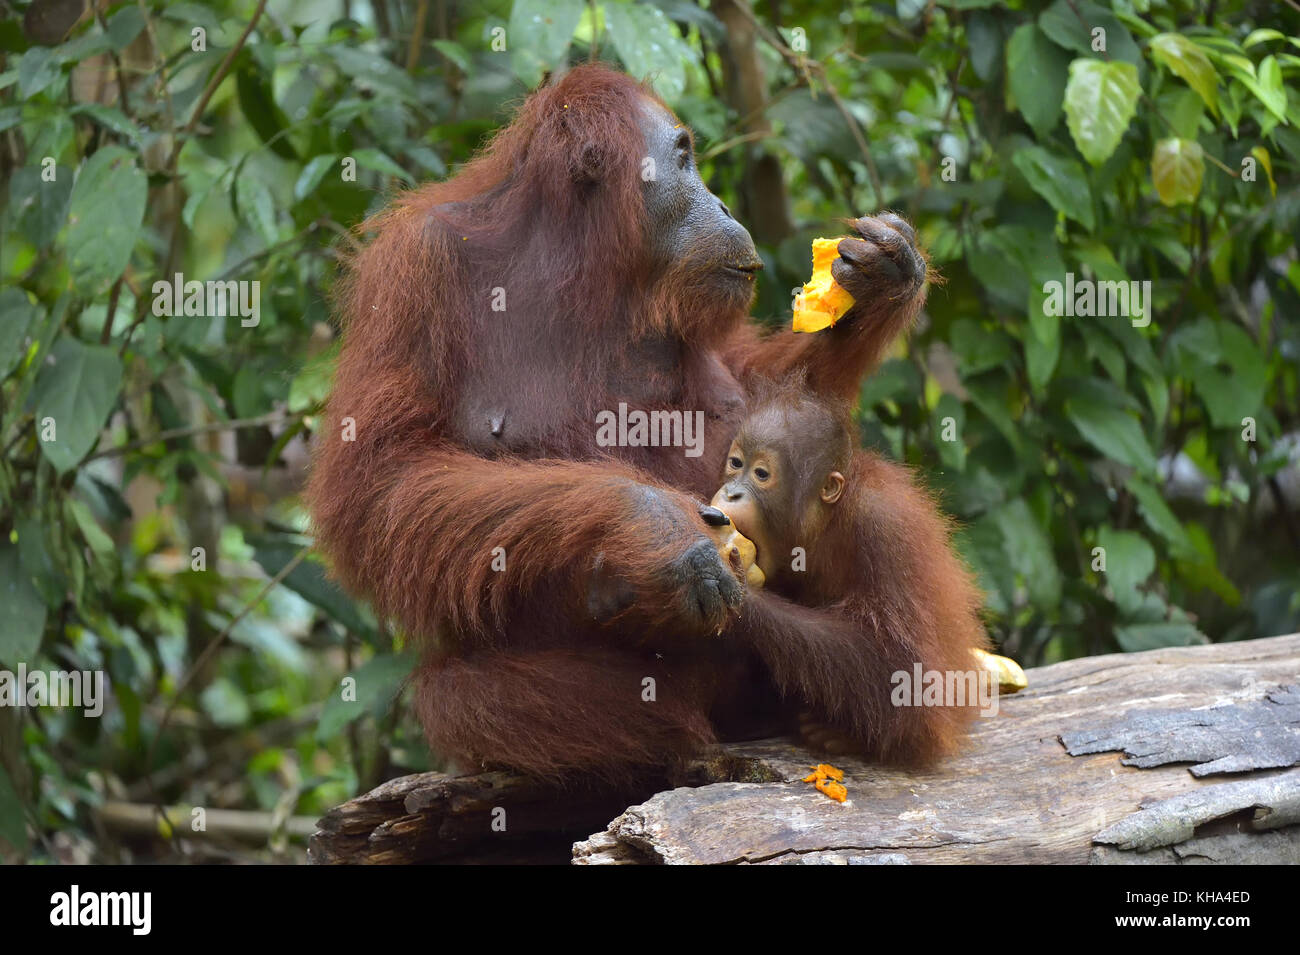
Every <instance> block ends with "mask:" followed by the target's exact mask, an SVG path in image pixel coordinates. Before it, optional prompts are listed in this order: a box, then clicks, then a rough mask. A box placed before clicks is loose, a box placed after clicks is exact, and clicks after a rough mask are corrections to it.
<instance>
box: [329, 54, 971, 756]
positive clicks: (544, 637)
mask: <svg viewBox="0 0 1300 955" xmlns="http://www.w3.org/2000/svg"><path fill="white" fill-rule="evenodd" d="M851 228H852V229H853V231H854V232H855V233H856V234H857V235H858V236H860V238H849V239H845V240H844V241H842V242H841V243H840V245H839V258H838V259H837V260H836V261H835V263H834V266H833V274H834V277H835V279H836V281H837V282H839V283H840V284H841V285H842V286H843V287H844V288H845V289H847V290H848V291H849V292H851V293H852V295H853V296H854V298H855V300H856V304H855V306H854V308H853V309H852V311H850V313H849V314H848V315H847V316H846V317H845V318H844V319H842V320H841V321H840V323H839V324H837V325H836V326H834V327H833V328H831V329H828V330H826V331H824V332H819V333H817V334H812V335H794V334H792V333H791V332H790V331H788V330H787V331H784V332H780V333H777V334H773V335H770V336H766V337H764V336H762V335H760V333H759V330H758V329H757V327H756V326H754V325H753V324H751V323H750V322H749V320H748V318H747V311H748V308H749V306H750V304H751V301H752V298H753V280H754V272H755V270H756V269H758V268H759V267H760V262H759V259H758V257H757V255H756V254H755V250H754V246H753V243H752V241H751V239H750V237H749V234H748V233H747V232H746V230H745V229H744V228H743V227H742V226H741V225H740V224H739V223H737V222H736V221H735V220H734V219H733V218H732V216H731V214H730V212H729V211H728V209H727V207H726V206H725V205H724V204H723V203H722V202H721V201H720V200H718V199H717V198H716V197H715V196H713V195H712V194H711V193H710V192H709V191H708V189H707V188H706V187H705V185H704V183H703V181H702V180H701V179H700V176H699V173H698V171H697V170H696V168H695V162H694V156H693V151H692V139H691V134H690V132H689V130H687V129H686V128H684V127H683V126H682V124H681V123H679V122H678V121H677V120H676V118H675V117H674V116H673V115H672V113H671V112H670V111H669V110H668V109H667V108H666V107H665V106H664V104H663V103H662V102H661V101H660V100H659V99H657V98H656V97H655V96H654V95H653V93H651V92H650V91H649V90H648V89H647V88H646V87H644V86H643V85H641V84H639V83H637V82H635V81H633V80H632V79H629V78H628V77H626V76H624V75H622V74H619V73H616V72H613V71H611V70H609V69H606V68H603V67H598V66H584V67H578V68H575V69H573V70H571V71H570V72H568V73H567V74H566V75H565V76H564V77H563V78H562V79H560V80H559V81H558V82H556V83H555V84H554V85H552V86H549V87H546V88H544V89H541V90H539V91H538V92H536V93H535V94H533V95H532V96H531V97H530V98H529V99H528V100H527V101H526V102H525V104H524V105H523V107H522V108H521V109H520V111H519V113H518V115H517V117H516V118H515V120H514V122H513V123H512V124H511V125H509V126H508V127H506V128H505V129H503V130H501V131H500V132H499V133H498V134H497V135H496V137H495V138H494V139H493V140H492V142H491V144H490V145H489V146H488V147H487V149H486V150H485V151H484V152H483V153H482V154H481V155H479V156H478V157H477V158H475V159H474V160H473V161H471V162H470V163H468V164H466V165H465V167H464V168H463V169H461V171H460V172H459V173H458V174H457V175H456V176H455V177H453V178H452V179H450V180H449V181H447V182H443V183H437V184H431V185H426V186H424V187H423V188H420V189H416V190H414V191H411V192H408V193H406V194H404V195H403V196H401V197H399V198H397V199H396V200H395V201H394V202H393V204H392V205H391V206H390V207H389V208H388V209H387V210H385V211H384V212H383V213H381V214H380V215H378V216H376V217H375V218H374V219H372V220H371V221H369V222H368V223H366V224H365V225H364V226H363V230H364V231H367V232H370V233H373V238H372V239H371V240H370V242H369V244H368V245H367V246H366V248H365V249H364V250H363V251H362V252H361V253H360V254H359V255H358V257H357V258H356V260H355V261H354V262H353V263H352V264H351V268H350V269H349V272H348V275H347V276H346V278H345V281H344V289H343V293H342V306H343V309H344V312H345V323H346V324H345V330H344V337H343V346H342V351H341V354H340V357H339V362H338V368H337V372H336V379H335V384H334V391H333V394H332V396H331V398H330V400H329V404H328V410H327V416H326V423H325V426H324V428H323V430H322V432H321V434H320V436H319V438H318V439H317V440H318V443H317V448H316V452H315V463H314V467H313V473H312V477H311V482H310V486H309V505H310V508H311V512H312V516H313V520H314V525H315V529H316V533H317V536H318V540H319V542H320V545H321V546H322V547H323V548H324V550H325V552H326V553H327V555H328V556H329V558H330V559H331V562H332V565H333V568H334V571H335V573H336V574H337V575H338V576H339V577H340V579H341V580H342V581H343V582H344V584H345V585H346V586H347V587H349V588H350V589H351V590H353V591H354V592H356V593H358V594H361V595H364V596H366V597H368V598H369V599H370V600H371V601H372V602H373V603H374V606H375V608H376V610H377V611H378V612H379V613H381V614H384V615H387V616H390V617H392V618H395V619H396V620H397V621H399V622H400V623H401V624H402V625H403V626H404V627H405V628H406V630H407V631H409V632H410V633H412V634H413V635H416V636H417V637H420V638H423V639H424V640H425V641H426V642H425V644H424V645H425V646H426V651H425V657H424V660H423V663H422V665H421V667H420V670H419V672H418V673H417V675H416V681H417V687H416V703H417V709H418V711H419V714H420V717H421V719H422V721H423V724H424V727H425V731H426V735H427V736H428V739H429V742H430V744H431V746H432V747H433V748H434V750H435V751H436V752H438V753H440V754H443V755H445V756H449V757H452V758H453V759H454V760H455V761H456V762H457V763H458V764H460V765H461V766H463V767H466V768H469V767H475V766H479V765H484V764H486V765H504V766H509V767H513V768H515V769H518V770H520V771H524V772H528V773H533V774H538V775H547V776H558V777H572V776H574V775H579V774H581V775H598V776H602V777H606V778H612V779H626V778H630V777H631V776H633V775H635V774H637V773H638V772H640V771H642V770H645V769H648V768H656V767H660V768H661V767H664V766H666V765H668V764H670V763H672V762H673V761H674V760H677V759H679V758H680V757H682V756H684V755H686V754H689V753H691V752H693V751H695V750H697V749H698V748H699V747H701V746H702V745H704V744H706V743H708V742H710V741H712V740H713V739H714V738H715V736H716V735H718V734H719V733H726V734H732V733H739V732H744V731H747V730H752V729H753V728H754V726H755V720H758V719H762V718H764V717H767V716H770V715H772V714H773V713H777V712H778V711H780V712H783V711H784V708H785V707H790V708H792V709H799V710H805V711H810V712H811V713H813V714H814V715H815V717H816V718H817V719H819V720H820V721H821V722H823V723H824V724H826V725H828V726H831V727H833V728H835V729H837V730H840V731H842V732H844V733H847V734H849V735H850V736H853V737H854V738H856V739H858V740H859V741H860V742H861V743H862V744H863V746H864V748H865V749H867V751H868V752H869V753H870V754H872V755H876V756H880V757H883V758H889V759H894V760H903V761H906V760H915V759H923V758H927V757H929V756H931V755H933V754H934V753H935V752H937V751H940V750H942V749H944V748H946V747H947V746H948V745H950V744H951V743H952V742H953V739H952V737H953V736H954V735H955V733H954V732H952V731H950V730H948V729H947V728H946V727H948V725H949V721H948V720H946V719H944V718H942V717H941V716H939V715H935V716H934V717H933V718H932V722H931V724H930V725H929V726H927V727H926V728H925V731H924V732H920V733H918V732H917V730H916V723H915V721H913V720H910V719H909V720H903V719H900V718H899V714H898V712H897V711H896V710H895V709H894V708H893V707H891V706H890V703H889V695H890V686H889V685H888V684H887V683H882V682H881V681H880V679H879V677H880V674H879V671H878V668H877V667H876V666H875V663H874V660H875V657H876V647H877V644H878V643H879V642H880V641H882V640H895V642H897V639H898V635H899V634H903V635H905V634H906V632H907V631H908V629H909V628H912V627H916V626H918V625H921V623H920V622H921V621H924V622H925V623H924V625H925V626H940V627H949V628H952V629H953V630H957V631H960V632H976V631H978V622H977V621H976V620H975V617H974V613H975V607H976V606H977V603H978V601H977V599H976V597H975V595H974V593H973V591H972V590H971V588H970V584H969V583H968V581H967V579H966V578H965V577H964V576H962V577H960V579H955V580H954V579H948V577H947V572H948V569H949V568H950V567H952V566H953V561H952V559H951V557H950V555H949V554H948V553H947V552H946V548H947V543H946V540H943V541H938V542H936V540H935V539H934V538H933V537H932V536H930V535H920V536H917V535H914V534H912V533H911V532H910V528H911V527H912V526H913V525H914V524H918V523H920V524H924V525H925V526H930V525H932V524H933V522H934V521H935V520H936V517H935V515H934V513H933V511H932V506H931V505H930V503H929V501H928V499H927V498H926V497H925V496H924V495H922V494H918V493H915V492H914V491H913V489H912V488H911V486H910V484H909V479H908V477H907V475H906V473H905V472H903V471H901V470H894V469H890V470H887V471H885V472H882V474H881V475H880V481H881V485H880V487H879V489H878V490H879V495H880V499H881V501H882V504H883V506H884V507H886V508H888V513H887V514H884V515H883V516H882V520H881V521H880V523H879V527H880V532H881V533H880V536H879V537H878V538H874V539H870V540H860V541H857V542H856V543H857V546H858V548H859V550H858V552H857V553H855V554H847V555H844V559H852V560H856V561H860V562H862V563H863V565H864V566H866V567H869V568H870V571H869V572H870V574H871V575H873V577H874V579H875V580H876V582H877V587H876V594H877V599H878V603H877V605H876V606H875V607H874V608H873V610H872V612H871V613H870V614H868V615H866V616H861V615H854V614H847V613H844V612H842V609H841V608H839V607H837V606H834V605H830V606H803V605H800V604H798V603H795V602H793V601H792V600H790V599H788V598H785V597H782V596H781V595H779V594H777V593H768V592H764V591H754V592H749V593H747V592H746V591H745V588H744V587H743V585H742V584H741V582H740V581H739V579H738V578H737V576H736V575H735V573H734V572H733V570H732V569H731V567H730V566H728V565H727V564H725V563H724V562H723V560H722V559H721V558H720V556H719V554H718V550H717V547H716V545H715V541H714V539H713V537H712V536H711V528H710V525H709V521H710V520H716V519H717V518H718V517H720V516H721V515H719V514H718V513H717V512H716V511H714V510H712V509H711V508H709V507H708V506H707V505H706V504H705V503H704V502H705V500H706V499H707V498H708V496H710V495H711V494H712V492H713V490H714V489H715V488H716V487H717V484H718V480H719V477H720V476H721V472H722V465H723V460H724V457H725V455H726V451H727V448H728V445H729V444H730V441H731V438H732V435H733V434H734V432H735V430H736V427H737V425H738V423H739V422H740V420H741V418H742V417H743V415H744V412H745V410H746V402H747V398H748V395H749V392H750V389H751V388H752V387H753V384H754V383H755V382H756V381H757V380H759V379H762V378H774V377H782V376H785V375H787V374H789V373H795V374H800V375H802V376H803V377H804V379H805V380H806V382H807V384H808V387H809V388H810V389H811V391H812V392H813V393H815V394H818V395H825V396H832V397H835V396H838V397H840V398H852V397H854V396H856V394H857V391H858V387H859V383H860V380H861V378H862V376H863V375H864V374H865V373H866V372H867V371H868V370H869V369H871V368H872V367H874V366H875V365H876V364H877V363H878V361H879V359H880V356H881V354H882V352H883V351H884V349H885V348H886V347H887V346H888V344H889V343H890V342H891V341H892V340H893V339H894V338H895V337H896V336H898V335H899V334H900V333H902V332H903V331H904V330H905V329H906V328H907V327H908V326H909V324H910V323H911V321H912V319H913V317H914V316H915V315H916V313H917V310H918V309H919V308H920V306H921V304H922V302H923V300H924V295H925V292H924V289H925V274H926V262H925V259H924V256H923V254H922V253H921V252H920V251H919V250H918V248H917V246H916V244H915V242H916V237H915V234H914V233H913V231H912V229H911V228H910V227H909V226H908V225H907V224H906V223H905V222H903V221H902V220H901V219H899V218H897V217H896V216H893V215H889V214H884V215H881V216H879V217H868V218H861V219H856V220H854V221H852V222H851ZM620 405H625V406H626V409H631V410H633V411H645V412H650V411H660V412H667V411H677V412H681V413H683V414H684V415H690V416H692V420H694V413H695V412H701V413H702V418H703V422H704V427H703V435H702V441H701V443H700V444H699V445H698V447H696V448H694V449H692V448H682V447H664V446H625V447H607V446H605V445H604V444H603V443H602V442H600V441H598V437H597V434H598V426H597V421H598V415H600V414H601V413H602V412H606V413H609V412H611V411H618V410H619V409H620ZM938 548H943V549H944V550H941V551H939V552H936V549H938ZM867 726H869V727H873V729H872V731H871V732H870V733H863V732H861V728H862V727H867ZM936 732H937V733H939V734H940V736H941V737H942V740H941V743H942V745H939V746H936V745H934V734H935V733H936ZM914 743H915V745H913V744H914Z"/></svg>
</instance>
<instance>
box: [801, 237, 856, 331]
mask: <svg viewBox="0 0 1300 955" xmlns="http://www.w3.org/2000/svg"><path fill="white" fill-rule="evenodd" d="M839 244H840V240H839V239H813V244H812V254H813V255H812V260H813V272H812V278H810V279H809V280H808V281H807V282H806V283H804V287H803V291H802V292H801V293H799V295H798V296H797V297H796V298H795V300H794V324H793V326H792V327H793V328H794V330H795V331H796V332H819V331H821V330H822V329H823V328H830V327H831V326H832V325H834V324H835V323H836V322H838V321H839V320H840V319H841V318H843V317H844V313H845V312H847V311H848V310H849V309H850V308H852V307H853V296H852V295H850V294H849V293H848V292H846V291H845V290H844V289H843V288H842V287H841V286H839V285H837V284H836V283H835V279H834V278H832V277H831V263H832V262H834V261H835V257H836V256H837V255H839V251H838V249H839Z"/></svg>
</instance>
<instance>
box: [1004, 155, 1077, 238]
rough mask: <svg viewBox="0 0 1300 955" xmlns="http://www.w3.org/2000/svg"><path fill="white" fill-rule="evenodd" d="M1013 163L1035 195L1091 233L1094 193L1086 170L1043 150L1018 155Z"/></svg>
mask: <svg viewBox="0 0 1300 955" xmlns="http://www.w3.org/2000/svg"><path fill="white" fill-rule="evenodd" d="M1011 161H1012V162H1013V163H1014V164H1015V167H1016V168H1017V169H1019V170H1020V172H1021V173H1022V174H1024V177H1025V179H1027V180H1028V181H1029V185H1030V186H1032V187H1033V189H1034V191H1035V192H1036V193H1038V194H1039V195H1040V196H1042V197H1043V198H1044V199H1046V200H1047V201H1048V202H1049V203H1051V205H1052V208H1053V209H1055V210H1056V211H1057V212H1063V213H1065V214H1066V215H1067V216H1069V217H1070V218H1071V219H1073V220H1074V221H1075V222H1078V223H1080V224H1082V225H1083V227H1084V228H1085V229H1087V230H1088V231H1089V232H1091V231H1092V228H1093V224H1094V219H1093V213H1092V193H1091V192H1090V191H1089V189H1088V176H1087V174H1086V173H1085V172H1084V170H1083V166H1081V165H1080V164H1079V163H1077V162H1075V161H1074V160H1073V159H1069V158H1067V157H1065V156H1058V155H1057V154H1056V153H1052V152H1049V151H1048V150H1046V149H1043V148H1042V147H1041V146H1030V147H1029V148H1027V149H1022V150H1020V151H1019V152H1018V153H1016V154H1015V155H1014V156H1013V157H1012V158H1011Z"/></svg>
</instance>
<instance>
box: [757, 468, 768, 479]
mask: <svg viewBox="0 0 1300 955" xmlns="http://www.w3.org/2000/svg"><path fill="white" fill-rule="evenodd" d="M771 476H772V475H771V473H770V472H769V471H768V470H767V468H754V477H756V478H757V479H758V480H760V481H766V480H767V479H768V478H770V477H771Z"/></svg>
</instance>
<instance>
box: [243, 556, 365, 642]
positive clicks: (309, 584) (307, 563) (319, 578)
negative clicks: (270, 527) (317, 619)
mask: <svg viewBox="0 0 1300 955" xmlns="http://www.w3.org/2000/svg"><path fill="white" fill-rule="evenodd" d="M249 543H250V544H252V545H253V556H254V558H255V559H256V560H257V562H258V563H259V564H261V565H262V569H263V570H265V571H266V572H267V573H268V574H271V575H272V576H274V575H275V574H278V573H279V572H280V571H282V570H283V569H284V568H285V566H286V565H287V564H288V563H289V561H291V560H292V559H293V558H294V556H295V555H296V554H297V553H298V551H299V550H300V549H301V544H299V543H297V542H296V541H293V540H286V539H284V538H275V537H250V538H249ZM283 583H284V586H286V587H288V588H289V589H290V590H292V591H293V592H294V593H296V594H298V595H299V596H300V597H303V598H305V599H306V600H308V601H309V602H311V603H313V604H315V605H316V606H317V607H319V608H320V609H321V610H324V611H325V612H326V613H327V614H328V615H329V616H330V617H331V618H333V619H334V620H337V621H338V622H339V623H340V624H342V625H343V626H344V627H345V628H346V629H348V630H351V631H352V632H353V633H362V634H365V633H369V632H371V631H373V630H374V626H373V624H372V623H371V622H370V621H368V620H367V619H366V617H365V616H364V615H363V614H362V613H361V611H360V609H359V608H358V607H357V604H356V603H355V602H353V600H352V598H350V597H349V596H348V595H347V594H345V593H344V592H343V591H342V590H340V589H339V588H338V587H337V586H335V585H334V583H333V582H332V581H330V580H329V579H328V578H327V577H326V576H325V569H324V568H323V567H322V566H321V565H320V564H319V563H317V562H316V561H314V560H304V561H302V563H300V564H299V565H298V566H297V567H295V568H294V569H293V570H291V571H289V575H288V576H287V577H285V578H284V581H283Z"/></svg>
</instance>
